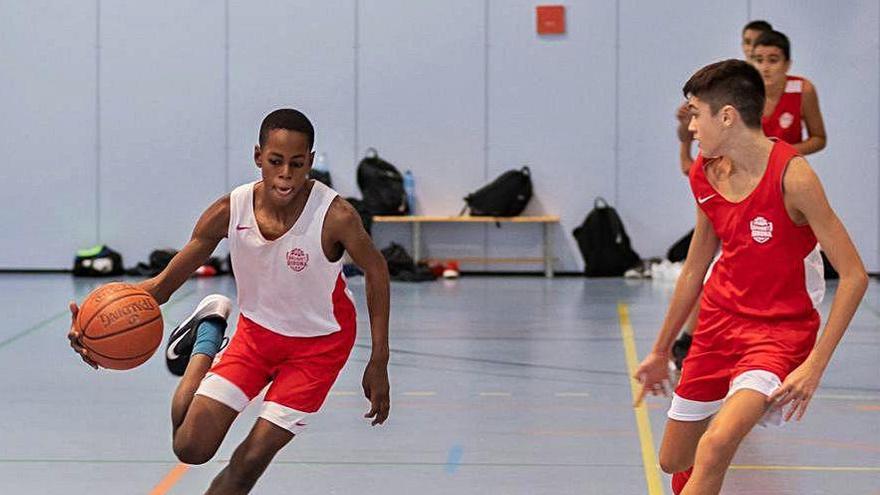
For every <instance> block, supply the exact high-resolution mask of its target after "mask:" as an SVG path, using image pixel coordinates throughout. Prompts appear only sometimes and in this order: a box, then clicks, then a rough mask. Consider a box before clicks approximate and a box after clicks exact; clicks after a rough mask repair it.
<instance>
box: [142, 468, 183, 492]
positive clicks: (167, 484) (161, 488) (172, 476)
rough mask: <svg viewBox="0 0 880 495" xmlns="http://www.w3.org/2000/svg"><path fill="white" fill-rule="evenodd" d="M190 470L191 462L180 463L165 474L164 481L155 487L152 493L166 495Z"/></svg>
mask: <svg viewBox="0 0 880 495" xmlns="http://www.w3.org/2000/svg"><path fill="white" fill-rule="evenodd" d="M188 470H189V464H183V463H178V464H177V465H176V466H174V468H173V469H171V471H170V472H169V473H168V474H167V475H165V477H164V478H162V481H160V482H159V484H158V485H156V486H155V487H154V488H153V490H152V491H151V492H150V495H165V494H166V493H168V490H170V489H171V487H172V486H174V485H175V484H176V483H177V482H178V480H180V478H181V477H183V475H184V474H186V472H187V471H188Z"/></svg>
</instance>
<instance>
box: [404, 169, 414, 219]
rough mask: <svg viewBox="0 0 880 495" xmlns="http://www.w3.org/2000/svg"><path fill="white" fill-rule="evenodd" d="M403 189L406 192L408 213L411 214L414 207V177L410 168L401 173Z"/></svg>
mask: <svg viewBox="0 0 880 495" xmlns="http://www.w3.org/2000/svg"><path fill="white" fill-rule="evenodd" d="M403 191H404V192H405V193H406V203H407V204H408V205H409V213H410V215H412V214H413V213H415V209H416V179H415V177H413V173H412V170H407V171H406V172H404V173H403Z"/></svg>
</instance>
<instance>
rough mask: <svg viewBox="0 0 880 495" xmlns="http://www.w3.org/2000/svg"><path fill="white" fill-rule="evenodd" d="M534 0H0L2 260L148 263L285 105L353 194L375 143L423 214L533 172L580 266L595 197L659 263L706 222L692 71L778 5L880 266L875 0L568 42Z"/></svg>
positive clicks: (733, 52) (431, 242) (529, 243)
mask: <svg viewBox="0 0 880 495" xmlns="http://www.w3.org/2000/svg"><path fill="white" fill-rule="evenodd" d="M538 3H539V2H534V1H525V0H504V1H501V0H495V1H489V0H483V1H478V0H448V1H445V2H437V1H434V2H411V1H406V0H359V1H358V0H328V1H323V2H310V1H306V0H298V1H281V0H275V1H269V2H262V3H260V7H259V8H256V7H255V6H254V5H253V4H252V3H248V2H243V1H238V0H228V1H227V2H212V1H207V0H178V1H170V0H168V1H159V2H149V3H147V4H145V3H143V2H136V1H133V0H129V1H112V2H109V1H100V0H97V1H92V2H74V1H61V0H55V1H28V2H24V1H13V0H0V46H2V49H0V74H2V77H0V108H2V109H3V111H0V136H2V138H0V157H2V158H0V192H2V195H3V200H4V203H5V204H7V205H9V206H8V207H7V208H5V209H3V210H2V211H0V222H3V224H4V225H5V226H6V229H5V233H4V234H3V235H2V236H0V268H7V269H8V268H66V267H68V266H69V264H70V262H71V256H72V253H73V251H74V250H75V249H77V248H79V247H84V246H88V245H91V244H94V243H96V242H105V243H107V244H109V245H110V246H112V247H114V248H116V249H118V250H120V251H121V252H122V253H123V255H124V256H125V258H126V262H127V264H129V265H131V264H134V263H135V262H136V261H139V260H144V259H146V256H147V254H148V253H149V251H150V250H151V249H153V248H156V247H163V246H172V247H179V246H181V245H182V244H183V243H185V242H186V240H187V238H188V236H189V233H190V231H191V229H192V225H193V224H194V222H195V220H196V219H197V218H198V215H199V214H200V213H201V211H202V210H203V209H204V208H205V207H206V206H207V205H208V204H209V203H210V202H211V201H212V200H213V199H214V198H216V197H218V196H220V195H221V194H223V193H224V192H225V191H227V190H229V189H230V188H232V187H234V186H235V185H236V184H239V183H242V182H245V181H249V180H252V179H253V178H255V177H257V173H256V169H255V168H254V166H253V162H252V152H253V146H254V144H255V141H256V134H257V129H258V126H259V122H260V119H261V118H262V117H263V115H264V114H265V113H266V112H268V111H269V110H271V109H274V108H277V107H281V106H294V107H297V108H300V109H302V110H303V111H305V112H306V113H307V114H308V115H309V116H310V117H311V118H312V120H313V121H314V123H315V125H316V128H317V131H318V137H317V143H316V147H317V148H318V149H319V150H321V151H325V152H326V153H327V155H328V158H329V163H330V167H331V171H332V173H333V178H334V182H335V183H336V187H337V189H338V190H340V192H342V193H343V194H344V195H353V196H359V192H358V191H357V187H356V185H355V181H354V173H355V166H356V162H357V160H358V159H359V157H360V156H361V154H362V153H363V151H364V150H365V149H366V148H367V147H370V146H373V147H376V148H378V149H379V151H380V153H381V154H382V155H383V156H384V157H386V158H387V159H388V160H390V161H391V162H393V163H395V164H396V165H397V166H398V167H399V168H400V169H402V170H405V169H411V170H412V171H413V172H414V174H415V176H416V183H417V194H418V209H419V212H421V213H430V214H457V213H458V211H459V209H460V207H461V205H462V202H461V197H462V196H463V195H464V194H466V193H467V192H470V191H473V190H474V189H476V188H478V187H479V186H481V185H482V184H484V183H485V182H486V181H488V180H490V179H492V178H494V177H495V176H497V175H498V174H500V173H501V172H503V171H504V170H506V169H508V168H513V167H518V166H520V165H523V164H528V165H530V166H531V168H532V172H533V178H534V182H535V190H536V194H535V198H534V200H533V201H532V203H531V204H530V206H529V209H528V210H527V212H528V213H533V214H538V213H555V214H559V215H560V216H561V217H562V221H563V223H562V226H561V227H560V228H558V229H557V230H556V232H555V233H554V237H555V239H554V240H555V244H556V247H557V254H558V256H559V257H560V262H559V266H558V268H560V269H563V270H572V271H574V270H580V269H581V267H582V265H581V261H580V256H579V254H578V251H577V247H576V244H575V243H574V241H573V239H572V238H571V230H572V229H573V228H574V227H575V226H576V225H578V224H579V223H580V222H581V221H582V220H583V217H584V216H585V214H586V213H587V211H588V210H589V209H590V207H591V206H592V201H593V198H594V197H595V196H598V195H601V196H604V197H605V198H607V199H608V200H609V201H610V202H612V203H613V204H614V205H615V206H616V207H617V208H618V210H619V211H620V213H621V215H622V216H623V219H624V222H625V223H626V226H627V228H628V230H629V232H630V235H631V237H632V239H633V242H634V244H635V248H636V249H637V251H638V252H639V253H640V254H641V255H642V256H643V257H648V256H657V255H662V254H663V253H664V252H665V250H666V248H667V247H668V246H669V245H670V244H671V243H672V242H674V241H675V239H677V238H678V237H680V236H681V235H682V234H683V233H684V232H685V231H687V229H688V228H689V226H690V224H691V223H692V222H693V209H694V207H693V204H692V200H691V198H690V196H689V194H688V191H687V184H686V181H685V179H684V178H683V177H682V176H681V175H680V174H679V173H678V171H677V143H676V140H675V135H674V122H673V111H674V108H675V106H676V105H677V104H678V103H679V102H680V101H681V100H682V97H681V94H680V88H681V85H682V83H683V81H684V80H685V79H687V77H688V76H689V75H690V74H691V73H692V72H693V71H694V70H696V69H697V68H699V67H700V66H702V65H704V64H706V63H708V62H711V61H715V60H719V59H722V58H728V57H736V56H739V39H738V35H739V30H740V28H741V26H742V25H743V24H744V23H745V22H746V21H747V20H748V19H750V18H766V19H768V20H770V21H771V22H773V23H774V25H775V26H776V27H777V28H778V29H780V30H782V31H783V32H786V33H787V34H788V35H789V36H790V37H791V39H792V42H793V60H794V66H793V69H792V72H794V73H796V74H802V75H805V76H807V77H808V78H810V79H811V80H812V81H813V82H814V83H815V84H816V86H817V88H818V90H819V96H820V103H821V105H822V109H823V114H824V116H825V120H826V126H827V128H828V134H829V146H828V148H827V149H826V150H825V151H823V152H821V153H819V154H817V155H814V156H812V157H810V161H811V162H812V163H813V165H814V167H815V168H816V170H817V171H818V173H819V175H820V176H821V178H822V180H823V181H824V183H825V185H826V189H827V191H828V193H829V196H830V198H831V201H832V204H833V205H834V206H835V208H836V209H837V211H838V213H839V214H840V216H841V217H842V218H843V220H844V222H845V223H846V224H847V226H848V227H849V230H850V233H851V235H852V236H853V237H854V239H855V240H856V244H857V245H858V247H859V248H860V250H861V253H862V256H863V257H864V259H865V262H866V264H867V265H868V267H869V269H870V270H872V271H880V199H878V198H880V194H878V192H880V154H878V141H880V92H878V87H880V77H878V76H880V7H878V5H877V2H874V1H871V0H860V1H854V2H846V3H843V4H834V5H832V4H829V3H827V2H822V1H819V0H811V1H806V2H805V1H794V0H790V1H780V2H751V1H748V0H740V1H723V0H703V1H686V2H673V3H669V2H665V3H663V4H659V3H656V2H636V1H633V0H618V1H616V2H615V1H610V0H609V1H599V0H581V1H568V2H562V3H564V4H565V5H566V6H567V8H568V9H567V21H568V32H567V34H565V35H562V36H556V37H540V36H538V35H536V34H535V20H534V7H535V5H537V4H538ZM375 234H376V240H377V243H378V244H380V247H381V246H384V245H385V244H387V242H389V241H390V240H398V241H404V242H405V241H406V240H407V239H408V231H407V230H406V228H405V227H395V226H387V225H385V226H380V227H377V230H376V232H375ZM425 235H426V241H427V245H428V247H429V254H434V255H453V256H484V255H485V256H490V257H498V256H503V257H507V256H533V255H536V254H537V253H538V251H539V249H540V236H539V233H538V231H537V229H533V228H529V226H505V227H503V230H502V231H499V230H498V229H496V228H495V227H494V226H491V227H483V226H450V225H446V226H441V225H438V226H431V227H429V228H428V229H427V232H426V233H425ZM221 249H222V248H221ZM475 268H486V269H511V267H510V266H503V265H501V266H492V265H490V266H478V267H475ZM515 268H517V267H515ZM536 268H537V267H519V269H536Z"/></svg>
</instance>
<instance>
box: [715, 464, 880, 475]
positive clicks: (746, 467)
mask: <svg viewBox="0 0 880 495" xmlns="http://www.w3.org/2000/svg"><path fill="white" fill-rule="evenodd" d="M730 469H737V470H741V471H823V472H832V471H838V472H848V473H858V472H863V473H877V472H880V466H772V465H770V466H760V465H750V464H743V465H739V466H737V465H732V466H730Z"/></svg>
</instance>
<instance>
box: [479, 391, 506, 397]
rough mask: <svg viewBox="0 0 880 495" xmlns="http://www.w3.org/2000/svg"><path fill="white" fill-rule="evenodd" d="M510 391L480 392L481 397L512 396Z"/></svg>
mask: <svg viewBox="0 0 880 495" xmlns="http://www.w3.org/2000/svg"><path fill="white" fill-rule="evenodd" d="M510 396H511V393H510V392H480V397H510Z"/></svg>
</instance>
